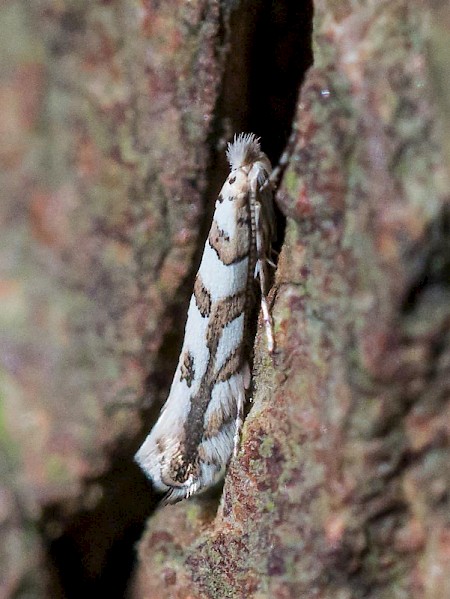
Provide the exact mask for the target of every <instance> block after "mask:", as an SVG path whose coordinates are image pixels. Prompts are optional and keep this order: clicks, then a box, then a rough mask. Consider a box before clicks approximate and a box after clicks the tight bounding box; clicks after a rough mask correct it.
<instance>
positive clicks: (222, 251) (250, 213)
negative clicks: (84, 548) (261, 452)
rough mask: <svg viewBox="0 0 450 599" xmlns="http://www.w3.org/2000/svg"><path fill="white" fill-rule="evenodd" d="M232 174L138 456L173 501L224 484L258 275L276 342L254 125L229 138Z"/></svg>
mask: <svg viewBox="0 0 450 599" xmlns="http://www.w3.org/2000/svg"><path fill="white" fill-rule="evenodd" d="M227 158H228V161H229V163H230V168H231V172H230V174H229V175H228V178H227V180H226V181H225V183H224V185H223V187H222V190H221V192H220V194H219V197H218V198H217V201H216V205H215V212H214V218H213V223H212V226H211V230H210V232H209V236H208V240H207V242H206V244H205V249H204V252H203V257H202V261H201V264H200V269H199V271H198V273H197V276H196V279H195V283H194V292H193V295H192V298H191V301H190V305H189V311H188V316H187V322H186V329H185V337H184V342H183V347H182V350H181V355H180V359H179V362H178V367H177V370H176V372H175V376H174V380H173V383H172V387H171V389H170V393H169V397H168V399H167V401H166V403H165V405H164V408H163V409H162V411H161V414H160V416H159V419H158V421H157V422H156V424H155V426H154V427H153V429H152V430H151V432H150V434H149V435H148V436H147V438H146V440H145V441H144V443H143V445H142V446H141V448H140V449H139V451H138V452H137V454H136V456H135V459H136V461H137V462H138V464H139V465H140V466H141V468H142V469H143V470H144V472H145V473H146V474H147V476H148V477H149V478H150V479H151V480H152V481H153V484H154V486H155V487H156V489H158V490H159V491H165V492H166V496H165V499H164V501H165V503H174V502H176V501H179V500H181V499H184V498H186V497H190V496H191V495H193V494H194V493H198V492H200V491H202V490H204V489H206V488H207V487H210V486H211V485H213V484H214V483H216V482H217V481H218V480H219V479H220V478H221V477H222V476H223V474H224V472H225V468H226V466H227V464H228V461H229V460H230V457H231V454H232V452H233V449H234V452H235V453H236V452H237V449H238V446H239V438H240V430H241V427H242V423H243V412H244V402H245V392H246V390H247V389H248V388H249V386H250V367H249V354H250V350H251V339H249V338H248V337H249V331H251V330H252V326H251V324H252V323H251V320H252V314H253V313H254V307H255V298H256V293H255V291H256V290H255V281H256V279H259V284H260V287H261V306H262V313H263V319H264V324H265V328H266V334H267V342H268V349H269V351H270V352H272V351H273V345H274V342H273V335H272V327H271V321H270V316H269V310H268V307H267V302H266V294H267V289H266V274H265V273H266V256H267V255H268V254H269V252H270V249H271V242H272V238H273V234H274V212H273V198H272V188H271V185H270V173H271V171H272V167H271V165H270V162H269V159H268V158H267V156H266V155H265V154H264V153H263V152H262V151H261V149H260V145H259V140H258V139H257V138H256V137H255V135H253V134H252V133H249V134H243V133H241V134H240V135H238V136H235V138H234V141H233V143H230V144H228V148H227Z"/></svg>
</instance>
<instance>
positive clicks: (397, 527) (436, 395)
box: [134, 1, 450, 599]
mask: <svg viewBox="0 0 450 599" xmlns="http://www.w3.org/2000/svg"><path fill="white" fill-rule="evenodd" d="M337 4H339V7H338V6H337V5H336V6H334V5H333V3H330V2H317V3H316V7H315V8H316V14H315V33H314V49H315V56H314V67H313V68H311V69H310V71H309V72H308V74H307V76H306V80H305V82H304V84H303V87H302V91H301V95H300V101H299V106H298V113H297V117H296V124H297V126H298V129H299V133H298V143H297V149H296V152H295V155H294V157H293V159H292V160H291V165H290V168H289V169H288V171H287V172H286V174H285V177H284V181H283V185H282V187H281V189H280V191H279V194H278V198H279V202H280V205H282V207H283V209H284V212H285V214H286V215H287V217H288V222H287V232H286V239H285V244H284V247H283V250H282V253H281V256H280V260H279V264H278V269H277V274H276V281H275V285H274V288H273V291H272V297H273V304H272V305H273V316H274V319H275V330H276V344H277V347H278V352H277V355H276V359H275V360H274V363H273V364H271V362H270V360H269V359H268V357H267V355H266V350H265V347H264V342H263V338H261V339H260V340H259V343H258V346H257V363H256V366H255V371H256V375H255V384H256V393H255V395H254V402H253V406H252V409H251V411H250V414H249V415H248V417H247V420H246V424H245V427H244V433H243V441H242V449H241V452H240V455H239V457H238V459H237V460H234V461H233V463H232V464H231V467H230V469H229V472H228V475H227V477H226V480H225V486H224V491H223V495H222V498H221V501H220V505H219V509H218V512H217V514H212V515H211V511H210V509H209V510H207V509H206V507H207V506H206V505H205V506H203V505H202V500H198V503H197V504H196V505H190V506H186V505H185V504H184V505H183V504H182V505H178V506H175V507H169V508H164V510H162V511H161V512H159V513H158V514H157V515H156V516H155V517H154V518H153V519H152V520H151V521H150V523H149V528H148V530H147V532H146V534H145V536H144V538H143V541H142V543H141V545H140V567H139V570H138V587H137V590H136V592H135V595H134V596H135V597H146V598H150V597H155V598H156V597H161V596H167V597H186V598H187V597H208V598H209V597H211V598H212V597H258V598H259V597H271V598H288V597H289V598H298V597H308V598H311V597H327V598H330V599H331V598H339V599H344V598H345V599H346V598H362V597H373V598H375V597H376V598H377V599H380V598H386V599H388V598H389V599H392V598H396V599H400V598H403V597H404V598H406V597H426V598H427V599H431V598H433V599H436V598H438V597H442V598H444V597H448V596H449V595H448V592H449V591H448V581H449V580H450V560H449V554H450V551H449V550H450V544H449V541H450V526H449V525H450V522H449V482H450V481H449V475H448V466H447V465H448V461H449V457H450V456H449V432H450V431H449V424H448V423H449V404H448V400H449V366H450V344H449V342H450V336H449V326H450V288H449V281H450V279H449V266H450V241H449V204H448V201H449V191H448V190H449V186H448V183H449V179H448V175H449V173H448V165H449V163H448V161H447V156H446V152H445V148H446V142H445V138H444V137H443V136H442V132H443V130H445V127H446V126H444V125H442V124H441V119H442V114H443V112H440V106H439V97H437V96H436V88H435V83H436V80H435V79H433V76H432V68H431V64H432V62H433V61H435V60H437V59H438V56H436V54H432V55H431V56H430V50H431V49H432V47H433V42H434V43H439V40H440V38H439V35H440V34H443V32H445V31H447V34H446V35H448V29H445V27H444V25H443V23H444V21H440V22H439V20H438V19H436V20H434V19H435V18H436V15H435V14H433V12H432V11H431V10H430V8H427V7H426V5H424V4H418V3H417V4H411V3H406V2H392V1H390V2H382V3H380V2H377V3H369V2H368V3H361V4H360V5H358V6H356V3H355V4H354V6H353V7H352V8H350V6H349V7H347V8H345V7H343V6H342V3H337ZM441 11H442V13H444V12H445V10H444V9H443V8H441ZM447 16H448V15H447ZM447 25H448V21H447ZM436 26H438V27H439V29H440V31H439V30H437V29H436V28H435V27H436ZM435 36H436V37H435ZM441 85H442V82H441ZM446 118H447V119H448V113H447V114H446ZM447 126H448V125H447ZM209 508H210V506H209Z"/></svg>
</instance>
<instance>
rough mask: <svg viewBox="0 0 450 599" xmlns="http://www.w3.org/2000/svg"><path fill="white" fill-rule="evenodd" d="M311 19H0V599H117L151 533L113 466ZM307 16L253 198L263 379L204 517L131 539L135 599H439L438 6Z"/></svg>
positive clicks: (199, 513)
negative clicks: (265, 248) (257, 203)
mask: <svg viewBox="0 0 450 599" xmlns="http://www.w3.org/2000/svg"><path fill="white" fill-rule="evenodd" d="M310 9H311V7H310V4H309V3H307V2H305V3H300V6H299V7H298V3H294V2H277V3H273V4H272V5H271V7H270V8H269V3H265V2H263V1H262V0H248V1H244V0H242V1H237V0H236V1H231V0H230V1H225V0H223V1H221V2H219V1H216V0H199V1H195V0H194V1H191V2H186V1H184V0H170V1H168V2H161V3H160V2H156V1H155V2H153V1H151V0H127V1H126V2H125V1H123V0H103V1H98V2H92V1H89V0H62V1H61V2H54V1H52V0H36V1H35V2H32V3H30V2H26V0H9V1H6V2H3V3H2V5H1V7H0V30H1V31H0V44H1V48H0V50H1V51H2V52H1V54H2V56H5V57H6V60H5V61H2V64H1V66H0V108H1V110H0V131H1V132H2V134H3V135H2V137H3V138H4V139H5V140H6V143H5V144H3V145H2V148H1V149H0V160H1V162H2V171H3V173H2V175H1V190H2V192H1V193H2V199H1V204H0V226H1V234H2V240H3V243H2V244H1V248H0V268H1V279H2V280H1V284H0V300H1V304H2V310H1V314H0V334H1V371H0V437H1V438H0V450H1V453H0V472H1V481H0V573H1V574H0V597H2V598H3V597H5V599H10V598H12V597H30V596H32V597H36V598H39V597H46V596H52V597H58V596H61V597H64V596H67V597H69V598H70V597H80V596H102V593H105V592H106V590H108V596H109V597H123V596H124V593H125V587H126V584H127V577H128V576H129V574H130V571H131V569H132V563H131V562H132V555H133V549H132V545H133V541H134V540H136V539H137V538H138V535H139V534H140V533H139V530H140V526H141V525H142V523H143V521H144V519H145V518H146V516H147V515H149V514H150V512H151V509H152V495H151V489H150V487H149V486H148V485H147V484H146V482H145V481H144V479H143V477H142V476H141V475H140V473H139V472H138V471H137V469H135V468H134V467H133V465H132V462H131V459H132V455H133V453H134V450H135V449H136V447H137V446H138V444H139V443H140V442H141V440H142V437H143V435H144V434H145V433H146V432H147V430H148V428H149V427H150V426H151V423H152V422H153V421H154V419H155V418H156V416H157V413H158V410H159V408H160V406H161V403H162V401H163V400H164V399H165V397H166V395H167V390H168V387H169V385H170V382H171V376H172V374H173V370H174V368H175V364H176V360H177V358H178V355H177V352H178V348H179V344H180V341H181V335H182V329H183V325H182V323H183V322H184V318H185V310H186V305H187V300H188V297H189V294H190V290H191V283H192V279H193V275H194V273H195V269H196V265H197V262H198V258H199V253H200V251H201V247H202V242H203V239H204V237H205V235H206V231H207V227H208V223H209V219H210V214H211V208H212V205H213V199H214V196H215V194H216V192H217V190H218V188H219V187H220V185H221V183H222V179H223V177H224V173H225V169H226V167H225V162H224V159H223V151H224V144H225V141H226V139H227V138H229V137H230V136H231V134H232V133H234V132H235V131H240V130H254V131H255V132H256V133H257V134H260V135H261V136H262V144H263V147H264V150H265V151H267V152H268V153H269V155H270V157H271V158H272V159H273V160H276V159H277V157H278V156H279V154H280V152H281V150H282V147H283V144H284V143H285V141H286V138H287V135H288V131H289V127H290V124H291V121H292V113H293V108H294V103H295V100H296V94H297V91H298V83H299V81H300V78H301V76H302V74H303V72H304V71H305V68H306V67H307V66H308V65H309V63H310V57H311V54H310V39H309V36H308V31H309V19H310V13H311V10H310ZM314 10H315V15H314V34H313V49H314V65H313V67H312V68H311V69H310V70H309V71H308V73H307V75H306V77H305V80H304V83H303V86H302V89H301V93H300V97H299V100H298V104H297V112H296V115H295V119H294V120H295V125H296V127H297V129H298V135H297V144H296V149H295V152H294V155H293V156H292V159H291V161H290V164H289V167H288V169H287V171H286V172H285V175H284V178H283V182H282V185H281V188H280V190H279V192H278V196H277V197H278V203H279V206H280V207H281V209H282V211H283V212H284V214H285V216H286V217H287V224H286V233H285V238H284V244H283V248H282V251H281V254H280V258H279V264H278V268H277V272H276V275H275V282H274V287H273V290H272V292H271V301H272V311H273V317H274V320H275V333H276V344H277V353H276V355H275V358H274V360H273V361H272V360H270V359H269V357H268V356H267V352H266V348H265V345H264V336H263V335H261V336H260V337H258V339H257V343H256V351H255V365H254V383H255V390H254V394H253V402H252V405H251V409H250V412H249V415H248V417H247V420H246V423H245V427H244V431H243V439H242V447H241V451H240V454H239V456H238V458H237V459H235V460H233V462H232V464H231V466H230V469H229V471H228V474H227V477H226V480H225V484H224V488H223V493H222V495H221V497H220V498H219V497H216V498H213V497H209V498H202V497H200V498H198V499H195V500H191V501H189V502H184V503H181V504H178V505H176V506H173V507H165V508H163V509H161V510H160V511H158V512H156V513H155V514H154V515H153V517H152V518H151V519H149V520H148V523H147V529H146V532H145V534H144V536H143V537H142V540H141V542H140V544H139V562H138V564H137V566H136V569H135V576H134V580H133V583H132V585H130V587H129V594H130V596H132V597H133V598H134V599H140V598H143V597H145V598H147V599H150V598H158V599H159V598H161V597H178V598H186V599H187V598H188V597H199V598H213V597H214V598H215V597H236V598H238V597H254V598H261V599H262V598H269V597H270V598H272V597H273V598H280V599H281V598H283V599H284V598H286V599H287V598H298V597H308V598H310V597H323V598H330V599H331V598H333V599H335V598H337V599H347V598H349V599H350V598H352V599H353V598H362V597H373V598H377V599H379V598H381V599H384V598H385V599H388V598H389V599H391V598H394V599H402V598H403V597H405V598H406V597H408V598H409V597H425V598H426V599H441V598H442V599H444V598H446V597H448V596H449V595H448V590H447V588H446V587H447V586H448V580H450V521H449V513H450V511H449V507H450V506H449V502H450V493H449V491H450V488H449V487H450V477H449V474H448V472H449V471H448V463H449V458H450V456H449V453H450V452H449V435H450V430H449V404H448V398H449V386H450V382H449V380H450V376H449V369H450V209H449V181H450V173H449V164H450V149H449V148H450V146H449V142H448V140H449V139H450V136H449V131H450V116H449V114H450V108H449V105H448V98H449V97H450V93H449V89H448V81H450V75H449V74H448V68H449V67H448V65H449V64H450V58H449V57H448V39H449V33H450V10H449V9H448V7H447V6H446V3H439V2H432V1H431V0H429V2H428V3H427V2H419V1H417V2H406V1H404V0H390V1H389V2H387V1H386V2H384V1H383V2H380V1H378V2H375V1H373V2H371V1H369V0H367V1H366V2H363V1H361V2H347V3H346V2H335V1H333V0H317V1H316V2H315V3H314ZM280 223H281V224H283V223H284V221H283V218H282V217H281V215H280ZM49 593H50V594H49Z"/></svg>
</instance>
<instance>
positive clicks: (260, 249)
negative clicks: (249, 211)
mask: <svg viewBox="0 0 450 599" xmlns="http://www.w3.org/2000/svg"><path fill="white" fill-rule="evenodd" d="M255 225H256V227H255V241H256V254H257V260H256V266H255V277H258V279H259V285H260V288H261V311H262V314H263V320H264V327H265V330H266V337H267V349H268V351H269V353H270V354H271V353H273V348H274V340H273V327H272V319H271V317H270V313H269V307H268V305H267V284H266V272H265V262H267V261H268V260H267V258H266V255H265V248H264V243H263V232H262V229H261V206H260V204H259V203H258V202H255Z"/></svg>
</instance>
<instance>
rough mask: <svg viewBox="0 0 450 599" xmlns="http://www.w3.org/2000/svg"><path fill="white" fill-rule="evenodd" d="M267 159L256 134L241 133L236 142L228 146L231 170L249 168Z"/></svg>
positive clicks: (235, 138) (235, 139)
mask: <svg viewBox="0 0 450 599" xmlns="http://www.w3.org/2000/svg"><path fill="white" fill-rule="evenodd" d="M263 157H264V158H265V154H264V153H263V152H261V147H260V145H259V137H256V135H255V134H254V133H239V135H235V136H234V140H233V141H232V142H230V143H229V144H228V147H227V159H228V162H229V163H230V167H231V170H235V169H237V168H241V167H242V166H248V165H250V164H253V163H254V162H257V161H258V160H261V159H262V158H263Z"/></svg>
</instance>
